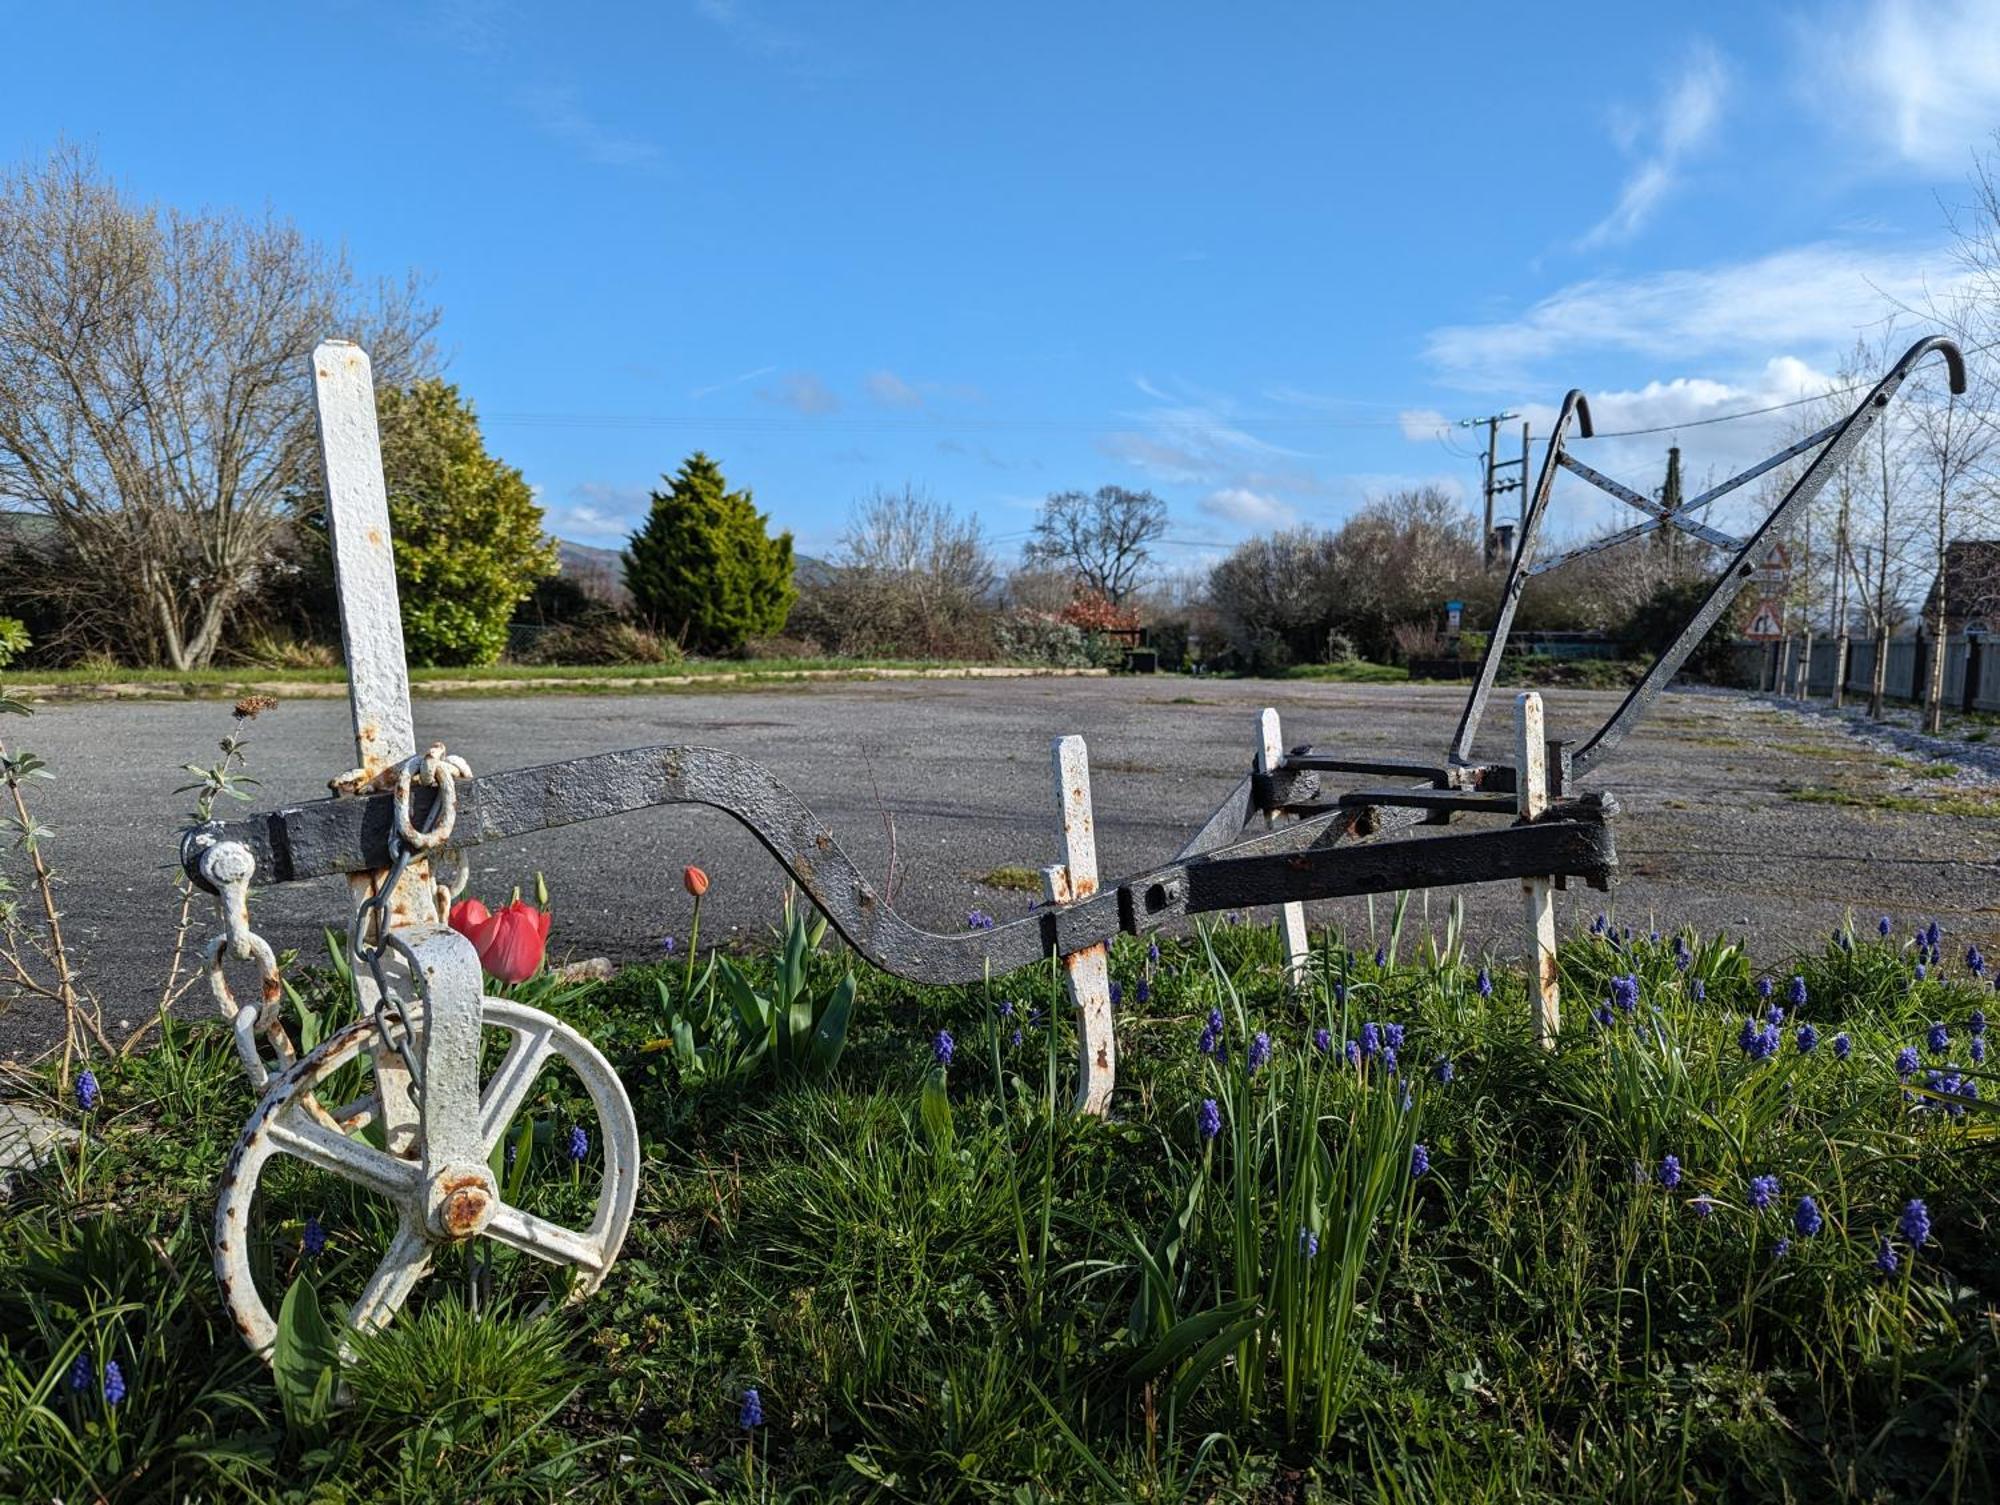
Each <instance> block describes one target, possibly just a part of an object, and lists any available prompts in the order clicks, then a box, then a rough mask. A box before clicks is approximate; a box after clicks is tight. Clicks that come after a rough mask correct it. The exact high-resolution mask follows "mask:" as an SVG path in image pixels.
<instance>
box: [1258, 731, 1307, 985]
mask: <svg viewBox="0 0 2000 1505" xmlns="http://www.w3.org/2000/svg"><path fill="white" fill-rule="evenodd" d="M1257 739H1258V740H1257V772H1259V773H1263V774H1269V773H1275V772H1277V770H1278V769H1279V768H1281V767H1283V766H1284V762H1285V739H1284V735H1283V733H1282V732H1281V731H1280V730H1279V727H1278V713H1277V712H1276V711H1275V710H1273V709H1272V708H1271V707H1269V706H1266V707H1264V709H1263V711H1262V712H1260V713H1259V714H1258V717H1257ZM1278 819H1279V817H1278V815H1277V814H1276V813H1275V812H1273V813H1271V814H1269V815H1266V816H1265V817H1264V824H1265V825H1266V826H1275V825H1277V823H1278ZM1282 923H1283V928H1284V938H1285V982H1286V984H1287V985H1288V986H1290V987H1294V988H1297V987H1303V986H1304V985H1305V980H1306V964H1307V961H1308V960H1309V959H1310V957H1311V956H1312V945H1311V943H1310V942H1309V941H1308V940H1307V939H1306V907H1305V905H1303V904H1301V903H1299V902H1298V901H1297V900H1293V901H1292V902H1291V903H1290V904H1287V905H1285V906H1284V908H1283V911H1282Z"/></svg>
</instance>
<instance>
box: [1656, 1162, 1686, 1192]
mask: <svg viewBox="0 0 2000 1505" xmlns="http://www.w3.org/2000/svg"><path fill="white" fill-rule="evenodd" d="M1680 1184H1681V1157H1680V1156H1678V1155H1664V1156H1662V1157H1661V1158H1660V1185H1662V1186H1664V1187H1665V1188H1666V1189H1667V1190H1668V1191H1672V1190H1673V1189H1674V1188H1675V1187H1677V1186H1679V1185H1680Z"/></svg>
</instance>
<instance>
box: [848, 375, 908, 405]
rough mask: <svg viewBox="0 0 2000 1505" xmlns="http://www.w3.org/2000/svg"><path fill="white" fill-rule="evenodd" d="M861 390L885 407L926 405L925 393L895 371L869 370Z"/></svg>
mask: <svg viewBox="0 0 2000 1505" xmlns="http://www.w3.org/2000/svg"><path fill="white" fill-rule="evenodd" d="M861 390H862V391H864V392H866V393H867V394H868V396H869V397H870V398H871V399H872V400H873V401H875V402H878V403H880V404H881V405H882V406H883V407H885V408H920V407H922V406H923V405H924V394H923V393H921V392H919V391H918V390H917V389H916V388H915V387H913V386H911V385H910V384H909V383H908V382H906V381H904V380H903V378H902V377H900V376H898V375H897V374H896V373H895V372H893V371H871V372H869V373H868V376H867V378H866V379H865V380H863V382H862V383H861Z"/></svg>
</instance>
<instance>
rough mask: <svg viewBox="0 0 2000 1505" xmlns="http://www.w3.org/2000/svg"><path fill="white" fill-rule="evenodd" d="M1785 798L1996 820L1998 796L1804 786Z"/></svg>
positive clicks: (1999, 804)
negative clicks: (1906, 792)
mask: <svg viewBox="0 0 2000 1505" xmlns="http://www.w3.org/2000/svg"><path fill="white" fill-rule="evenodd" d="M1785 798H1786V799H1788V800H1791V801H1792V802H1793V803H1795V804H1802V805H1842V806H1846V807H1848V808H1850V809H1855V810H1888V811H1892V812H1894V813H1896V814H1899V815H1962V816H1970V817H1974V818H1977V819H1985V820H1994V819H2000V795H1994V794H1986V793H1982V792H1970V791H1969V792H1956V793H1951V794H1944V793H1939V794H1904V793H1898V792H1895V791H1891V790H1885V789H1829V788H1826V787H1824V786H1822V785H1817V784H1807V785H1803V786H1801V787H1799V788H1796V789H1787V790H1786V791H1785Z"/></svg>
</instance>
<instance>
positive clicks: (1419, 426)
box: [1396, 408, 1452, 442]
mask: <svg viewBox="0 0 2000 1505" xmlns="http://www.w3.org/2000/svg"><path fill="white" fill-rule="evenodd" d="M1396 422H1397V424H1398V425H1399V426H1400V427H1401V428H1402V430H1403V437H1404V438H1405V439H1408V440H1411V441H1412V442H1420V441H1422V440H1425V439H1435V438H1437V436H1438V435H1440V434H1442V433H1445V432H1446V431H1447V430H1449V429H1450V428H1451V426H1452V423H1451V420H1450V419H1449V418H1447V417H1445V416H1444V414H1442V413H1440V412H1439V411H1438V410H1437V409H1436V408H1405V409H1404V410H1403V411H1402V412H1400V413H1398V414H1397V415H1396Z"/></svg>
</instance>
